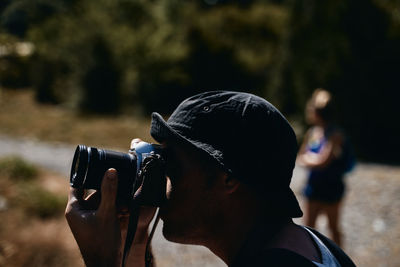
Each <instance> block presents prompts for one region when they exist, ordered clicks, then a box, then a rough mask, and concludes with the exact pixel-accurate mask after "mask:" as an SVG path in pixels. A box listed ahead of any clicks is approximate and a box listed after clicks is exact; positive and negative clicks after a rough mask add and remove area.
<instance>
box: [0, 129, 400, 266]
mask: <svg viewBox="0 0 400 267" xmlns="http://www.w3.org/2000/svg"><path fill="white" fill-rule="evenodd" d="M74 149H75V147H74V146H69V145H64V144H48V143H43V142H39V141H34V140H25V139H14V138H10V137H6V136H0V156H6V155H10V154H13V155H19V156H21V157H23V158H25V159H26V160H28V161H31V162H33V163H35V164H39V165H41V166H43V167H45V168H48V169H51V170H53V171H57V172H59V173H60V174H61V175H63V176H65V177H67V176H68V173H69V168H70V164H71V158H72V156H73V152H74ZM305 177H306V171H305V170H304V169H302V168H299V167H297V168H296V169H295V172H294V176H293V181H292V188H293V190H294V191H295V193H296V195H297V196H298V197H299V201H300V205H301V206H303V205H304V199H303V198H302V196H301V188H302V186H303V184H304V181H305ZM346 182H347V194H346V198H345V200H344V202H343V213H342V218H341V225H342V231H343V234H344V245H343V248H344V250H345V251H346V252H347V253H348V254H349V255H350V256H351V257H352V259H353V260H354V262H355V263H356V265H357V266H371V267H372V266H374V267H375V266H382V267H384V266H388V267H392V266H393V267H395V266H400V167H399V166H387V165H378V164H368V163H359V164H358V165H357V167H356V168H355V169H354V170H353V172H351V173H350V174H349V175H348V176H347V177H346ZM296 222H298V223H302V220H301V219H298V220H296ZM160 229H161V225H160V226H158V228H157V231H156V235H155V237H154V242H153V248H154V252H155V255H156V259H157V263H158V266H161V267H162V266H199V267H200V266H202V267H206V266H217V267H218V266H225V264H224V263H223V262H222V261H221V260H219V259H218V258H216V257H215V256H214V255H213V254H212V253H210V252H209V251H208V250H207V249H206V248H204V247H200V246H184V245H179V244H174V243H171V242H168V241H166V240H165V239H164V238H163V237H162V234H161V230H160ZM317 229H318V230H320V231H321V232H322V233H324V234H326V235H328V236H329V232H328V230H327V220H326V219H325V218H324V217H321V218H319V219H318V221H317Z"/></svg>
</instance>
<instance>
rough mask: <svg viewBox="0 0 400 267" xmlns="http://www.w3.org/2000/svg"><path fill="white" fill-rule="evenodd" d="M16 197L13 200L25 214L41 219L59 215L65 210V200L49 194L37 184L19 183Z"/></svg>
mask: <svg viewBox="0 0 400 267" xmlns="http://www.w3.org/2000/svg"><path fill="white" fill-rule="evenodd" d="M17 192H18V195H17V196H16V198H15V199H14V201H16V203H18V205H19V206H20V207H22V208H23V209H24V210H25V212H26V213H27V214H30V215H33V216H37V217H39V218H42V219H46V218H50V217H54V216H57V215H60V214H61V213H62V212H63V211H64V208H65V203H66V199H65V197H61V196H58V195H55V194H53V193H50V192H48V191H46V190H44V189H42V188H41V187H39V186H38V185H37V184H34V183H31V182H29V183H27V182H25V183H21V184H19V185H18V190H17Z"/></svg>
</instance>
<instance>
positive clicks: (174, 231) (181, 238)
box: [162, 221, 190, 244]
mask: <svg viewBox="0 0 400 267" xmlns="http://www.w3.org/2000/svg"><path fill="white" fill-rule="evenodd" d="M162 233H163V236H164V238H165V239H166V240H168V241H170V242H174V243H181V244H190V242H188V240H187V238H186V235H185V234H184V233H183V232H182V229H181V228H179V227H171V225H169V224H168V223H165V221H164V224H163V228H162Z"/></svg>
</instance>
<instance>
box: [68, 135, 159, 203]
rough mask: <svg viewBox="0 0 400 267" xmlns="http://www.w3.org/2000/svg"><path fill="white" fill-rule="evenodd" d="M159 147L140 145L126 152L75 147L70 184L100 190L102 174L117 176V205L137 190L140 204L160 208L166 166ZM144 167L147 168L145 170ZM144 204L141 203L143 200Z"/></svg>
mask: <svg viewBox="0 0 400 267" xmlns="http://www.w3.org/2000/svg"><path fill="white" fill-rule="evenodd" d="M162 154H163V150H162V148H161V146H160V145H156V144H150V143H146V142H139V143H138V144H137V146H136V147H135V148H134V149H131V150H130V151H129V153H123V152H117V151H113V150H105V149H99V148H95V147H87V146H85V145H78V146H77V147H76V150H75V154H74V158H73V161H72V166H71V175H70V185H71V187H74V188H84V189H94V190H100V189H101V182H102V179H103V176H104V173H105V172H106V171H107V170H108V169H110V168H114V169H116V170H117V173H118V193H117V205H127V204H128V203H130V201H132V200H133V199H134V198H136V197H137V196H135V195H134V194H135V192H136V191H137V189H138V188H139V187H141V186H142V187H143V188H142V190H140V195H141V196H143V195H144V197H142V199H144V203H141V204H143V205H148V206H159V205H160V202H161V201H162V199H164V197H165V180H166V179H165V167H164V160H163V156H162ZM145 166H146V167H145ZM142 202H143V201H142Z"/></svg>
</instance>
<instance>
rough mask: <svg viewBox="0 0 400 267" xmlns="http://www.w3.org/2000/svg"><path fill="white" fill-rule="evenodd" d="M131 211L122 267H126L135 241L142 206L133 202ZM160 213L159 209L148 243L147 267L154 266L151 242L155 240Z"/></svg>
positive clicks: (146, 252) (146, 253)
mask: <svg viewBox="0 0 400 267" xmlns="http://www.w3.org/2000/svg"><path fill="white" fill-rule="evenodd" d="M129 210H130V215H129V222H128V232H127V234H126V238H125V245H124V252H123V255H122V267H124V266H125V261H126V259H127V257H128V254H129V251H130V249H131V247H132V244H133V241H134V239H135V234H136V230H137V224H138V221H139V216H140V205H138V203H137V201H134V200H133V201H132V202H131V205H130V207H129ZM133 211H134V212H133ZM159 211H160V210H159V209H158V210H157V214H156V217H155V220H154V223H153V226H152V229H151V231H150V234H149V237H148V239H147V242H146V251H145V258H144V260H145V266H146V267H150V266H152V262H153V255H152V253H151V240H152V239H153V236H154V233H155V230H156V228H157V224H158V222H159V221H160V215H159Z"/></svg>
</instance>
